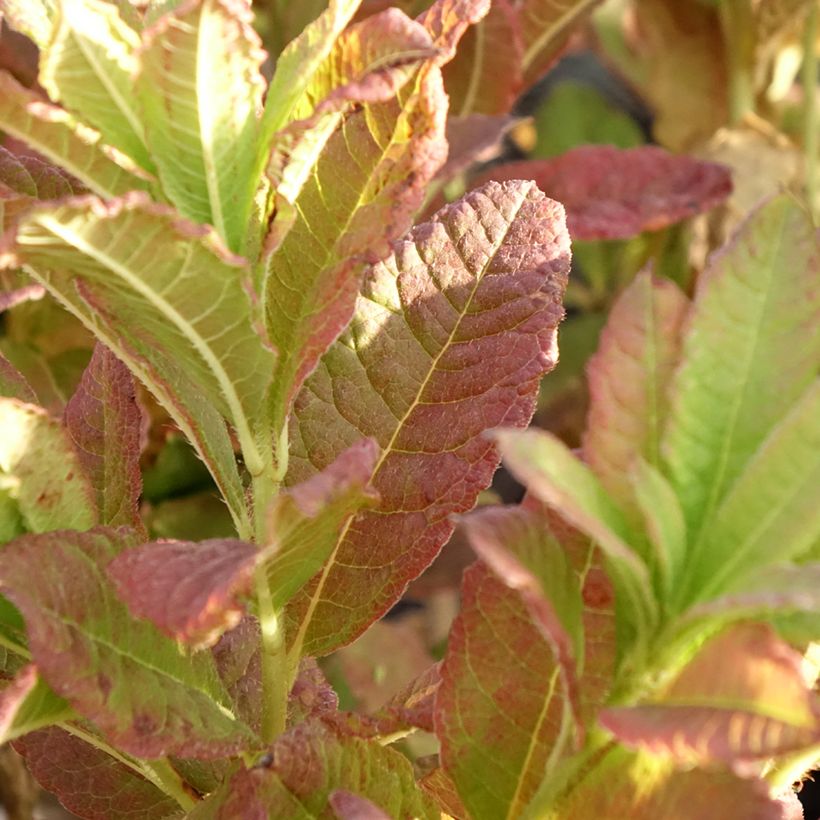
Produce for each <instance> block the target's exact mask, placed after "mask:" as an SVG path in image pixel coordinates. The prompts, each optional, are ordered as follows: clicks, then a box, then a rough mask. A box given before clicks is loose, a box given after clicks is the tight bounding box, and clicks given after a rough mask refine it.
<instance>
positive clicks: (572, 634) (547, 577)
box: [463, 507, 584, 724]
mask: <svg viewBox="0 0 820 820" xmlns="http://www.w3.org/2000/svg"><path fill="white" fill-rule="evenodd" d="M463 526H464V527H465V529H466V531H467V537H468V538H469V540H470V545H471V546H472V548H473V549H474V550H475V551H476V553H477V554H478V557H479V558H481V560H482V561H484V562H485V563H486V564H487V566H488V567H489V568H490V569H491V570H492V572H493V573H494V574H495V575H496V577H497V578H498V579H499V580H500V581H501V582H502V583H504V584H506V585H507V586H508V587H510V588H511V589H514V590H516V591H517V592H518V593H519V594H520V595H521V598H522V600H523V602H524V605H525V606H526V607H527V610H528V611H529V613H530V616H531V618H532V620H533V623H534V624H535V625H536V626H537V627H538V629H539V630H540V631H541V633H542V635H543V636H544V638H546V640H547V641H548V643H549V644H550V646H551V648H552V650H553V652H554V653H555V659H556V662H557V663H558V666H559V668H560V670H561V676H562V684H563V686H564V687H565V695H566V697H567V699H568V700H569V702H570V704H571V706H572V709H573V713H574V715H575V717H576V719H577V720H578V722H579V724H580V695H579V692H578V661H579V658H580V656H581V655H582V653H583V643H584V635H583V627H582V623H581V618H582V608H583V602H582V599H581V589H580V586H579V584H578V581H577V579H576V578H575V575H574V573H573V570H572V566H571V564H570V563H569V558H568V556H567V555H566V553H565V551H564V548H563V546H562V545H561V544H560V543H559V542H558V540H557V539H556V538H555V537H554V536H553V535H552V533H551V532H550V530H549V528H548V525H547V520H546V516H543V515H539V514H538V511H535V510H530V509H524V508H521V507H507V508H504V507H489V508H487V509H483V510H478V511H476V512H474V513H472V514H470V515H468V516H466V517H465V518H464V521H463Z"/></svg>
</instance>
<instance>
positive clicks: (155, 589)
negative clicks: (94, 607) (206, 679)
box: [108, 538, 259, 650]
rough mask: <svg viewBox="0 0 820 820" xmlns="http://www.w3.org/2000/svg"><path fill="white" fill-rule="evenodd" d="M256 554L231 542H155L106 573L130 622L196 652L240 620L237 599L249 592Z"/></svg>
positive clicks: (131, 551)
mask: <svg viewBox="0 0 820 820" xmlns="http://www.w3.org/2000/svg"><path fill="white" fill-rule="evenodd" d="M258 555H259V550H258V549H257V548H256V547H255V546H254V545H253V544H249V543H247V542H245V541H237V540H236V539H231V538H212V539H210V540H208V541H200V542H198V543H197V542H193V541H155V542H152V543H150V544H143V545H141V546H139V547H135V548H133V549H127V550H124V551H123V552H121V553H120V554H119V555H118V556H117V557H116V558H115V559H114V560H113V561H112V562H111V563H110V564H109V565H108V574H109V576H110V577H111V579H112V580H113V581H114V584H115V585H116V588H117V593H118V595H119V597H120V598H121V599H122V600H123V601H125V603H126V604H127V605H128V609H129V610H130V611H131V613H132V614H133V615H134V616H135V617H137V618H146V619H147V620H149V621H151V623H153V624H155V625H156V626H157V627H158V628H159V629H160V630H161V631H162V632H164V633H165V634H166V635H168V636H169V637H171V638H174V639H176V640H179V641H182V642H184V643H187V644H190V645H191V646H192V647H193V648H194V649H195V650H196V649H202V648H204V647H207V646H212V645H213V644H214V643H216V641H217V640H218V639H219V637H220V635H221V634H222V633H223V632H225V631H226V630H229V629H232V628H233V627H235V626H236V625H237V624H238V623H239V621H240V620H241V619H242V615H243V612H244V606H243V605H242V604H241V603H240V602H239V600H238V599H239V597H240V596H242V595H244V594H246V593H247V592H248V591H249V590H250V587H251V584H252V581H253V572H254V569H255V568H256V562H257V556H258Z"/></svg>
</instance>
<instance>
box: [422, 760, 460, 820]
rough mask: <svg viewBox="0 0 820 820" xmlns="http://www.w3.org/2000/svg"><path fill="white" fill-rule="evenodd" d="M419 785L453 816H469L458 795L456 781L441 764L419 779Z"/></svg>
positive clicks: (443, 809)
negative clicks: (454, 781)
mask: <svg viewBox="0 0 820 820" xmlns="http://www.w3.org/2000/svg"><path fill="white" fill-rule="evenodd" d="M419 786H421V788H422V789H424V791H425V792H427V794H429V795H430V796H431V797H432V798H433V799H434V800H435V801H436V803H437V804H438V805H439V807H440V808H441V809H442V811H444V812H446V813H447V814H449V815H450V816H451V817H456V818H464V817H467V809H465V808H464V804H463V803H462V802H461V798H460V797H459V796H458V790H457V789H456V785H455V783H453V781H452V779H451V778H450V776H449V775H448V774H446V772H445V771H444V769H442V768H441V767H440V766H439V767H437V768H435V769H433V771H431V772H428V773H427V774H426V775H424V777H422V778H421V779H420V780H419Z"/></svg>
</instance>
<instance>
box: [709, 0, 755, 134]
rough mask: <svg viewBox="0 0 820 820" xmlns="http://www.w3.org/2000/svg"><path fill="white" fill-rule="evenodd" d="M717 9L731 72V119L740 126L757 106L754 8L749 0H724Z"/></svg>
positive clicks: (731, 121) (727, 63) (727, 67)
mask: <svg viewBox="0 0 820 820" xmlns="http://www.w3.org/2000/svg"><path fill="white" fill-rule="evenodd" d="M718 9H719V13H720V23H721V28H722V29H723V41H724V44H725V48H726V69H727V71H728V72H729V122H730V123H731V124H732V125H738V124H739V123H740V122H741V121H742V120H743V118H744V117H745V116H746V114H748V113H749V112H750V111H753V110H754V107H755V100H754V83H753V81H752V67H753V66H754V48H755V43H754V30H755V29H754V20H753V18H752V8H751V4H750V3H749V0H723V2H722V3H720V4H719V5H718Z"/></svg>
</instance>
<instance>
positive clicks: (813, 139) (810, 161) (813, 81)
mask: <svg viewBox="0 0 820 820" xmlns="http://www.w3.org/2000/svg"><path fill="white" fill-rule="evenodd" d="M817 17H818V11H817V4H816V3H815V4H812V7H811V11H809V16H808V18H807V20H806V29H805V33H804V38H803V69H802V74H801V80H802V82H803V135H804V136H803V150H804V152H805V156H806V198H807V199H808V201H809V210H810V211H811V215H812V217H814V218H815V219H816V218H817V216H818V203H817V193H818V191H817V149H818V131H820V117H819V116H818V111H817V88H816V86H817V50H816V42H817Z"/></svg>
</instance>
